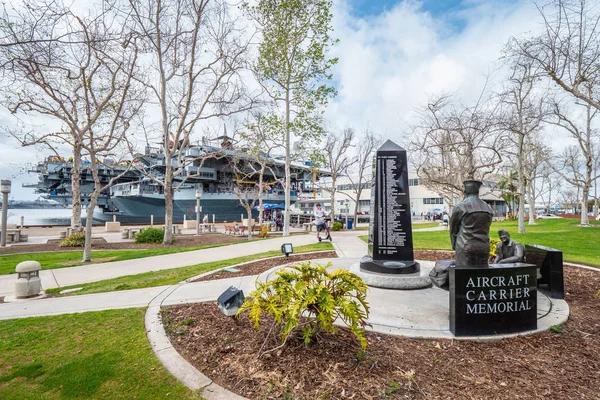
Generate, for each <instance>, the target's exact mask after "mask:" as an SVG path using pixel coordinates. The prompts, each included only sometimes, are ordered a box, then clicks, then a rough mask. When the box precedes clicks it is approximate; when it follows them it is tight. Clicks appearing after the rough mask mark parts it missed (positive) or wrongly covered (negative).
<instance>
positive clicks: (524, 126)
mask: <svg viewBox="0 0 600 400" xmlns="http://www.w3.org/2000/svg"><path fill="white" fill-rule="evenodd" d="M509 60H510V63H511V65H510V67H511V74H510V76H509V77H508V79H507V81H506V83H505V87H504V90H503V91H502V92H501V93H500V95H499V98H500V101H501V106H502V118H501V126H502V128H503V129H505V130H506V132H507V137H508V141H509V142H510V143H512V145H513V146H511V147H512V148H514V152H509V154H510V155H511V156H512V158H513V159H514V160H515V164H516V165H515V170H516V172H517V178H518V184H517V195H518V196H519V208H518V211H517V220H518V232H519V233H525V198H526V197H527V193H528V190H527V185H526V184H527V183H528V182H529V183H531V182H533V176H532V173H533V171H531V170H530V169H529V168H528V167H529V166H530V165H528V163H527V159H528V156H529V155H530V153H532V152H536V151H537V147H536V145H537V144H538V142H535V141H532V139H531V137H532V135H534V134H535V133H537V132H539V130H540V129H541V125H542V121H543V118H544V115H545V113H546V110H545V108H546V107H545V103H544V101H543V98H542V97H541V96H537V95H536V93H535V91H536V89H537V88H536V86H539V85H538V82H539V71H538V69H537V67H536V66H535V65H534V63H533V62H532V61H531V60H530V59H528V58H525V57H519V56H514V57H512V58H509ZM537 165H539V164H536V165H535V166H537ZM529 193H531V192H530V191H529ZM529 209H530V218H529V223H530V224H534V223H535V221H534V218H533V217H532V216H533V215H535V214H533V213H532V205H531V204H530V207H529Z"/></svg>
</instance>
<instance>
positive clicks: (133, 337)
mask: <svg viewBox="0 0 600 400" xmlns="http://www.w3.org/2000/svg"><path fill="white" fill-rule="evenodd" d="M144 313H145V309H141V308H137V309H127V310H110V311H101V312H87V313H82V314H68V315H60V316H53V317H37V318H26V319H14V320H8V321H2V323H0V354H2V356H1V357H0V399H2V400H21V399H48V400H52V399H73V400H77V399H84V398H85V399H113V400H115V399H169V398H173V399H198V398H199V396H198V394H196V393H194V392H193V391H191V390H189V389H187V388H186V387H185V386H183V385H182V384H181V383H179V382H178V381H177V380H176V379H175V378H174V377H173V376H172V375H171V374H170V373H169V372H168V371H167V370H166V369H165V368H164V367H163V366H162V364H160V362H159V361H158V359H157V358H156V357H155V355H154V353H153V352H152V349H151V348H150V344H149V343H148V339H147V338H146V329H145V327H144Z"/></svg>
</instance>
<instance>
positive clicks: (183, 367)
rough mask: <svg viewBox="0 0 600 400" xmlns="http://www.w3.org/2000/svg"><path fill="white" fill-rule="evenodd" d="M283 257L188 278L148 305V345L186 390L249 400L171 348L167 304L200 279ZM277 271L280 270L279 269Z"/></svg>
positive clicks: (215, 399)
mask: <svg viewBox="0 0 600 400" xmlns="http://www.w3.org/2000/svg"><path fill="white" fill-rule="evenodd" d="M330 251H331V250H325V251H317V252H311V254H313V253H317V254H318V253H325V252H330ZM278 257H281V256H275V257H267V258H262V259H259V260H252V261H248V262H245V263H240V264H236V265H232V266H228V267H223V268H220V269H216V270H213V271H209V272H205V273H203V274H200V275H196V276H194V277H192V278H188V279H186V280H185V281H183V282H180V283H178V284H177V285H173V286H170V287H169V288H167V289H165V290H164V291H163V292H161V293H160V294H159V295H158V296H156V297H155V298H154V299H152V301H151V302H150V304H149V305H148V309H147V310H146V315H145V326H146V336H147V337H148V341H149V342H150V346H151V347H152V350H153V351H154V354H156V357H157V358H158V359H159V361H160V362H161V363H162V365H163V366H164V367H165V368H166V369H167V370H168V371H169V372H170V373H171V374H173V376H175V378H177V380H179V381H180V382H181V383H183V384H184V385H185V386H186V387H188V388H189V389H191V390H194V391H201V392H202V396H203V397H204V398H206V399H207V400H230V399H231V400H245V399H246V398H245V397H242V396H239V395H237V394H235V393H233V392H230V391H229V390H227V389H225V388H224V387H222V386H220V385H217V384H216V383H214V382H213V381H212V380H211V379H209V378H208V377H207V376H206V375H204V374H203V373H201V372H200V371H198V370H197V369H196V368H195V367H194V366H193V365H192V364H190V363H189V362H187V361H186V360H185V358H183V357H182V356H181V355H180V354H179V353H178V352H177V350H175V348H174V347H173V345H172V344H171V341H170V340H169V338H168V337H167V334H166V332H165V329H164V327H163V324H162V319H161V317H160V308H161V306H162V304H163V302H164V301H165V300H166V299H167V298H168V297H169V296H170V295H171V294H172V293H173V292H175V291H176V290H177V289H179V288H180V287H181V286H183V285H185V284H186V283H188V282H190V281H193V280H194V279H198V278H200V277H203V276H207V275H210V274H214V273H215V272H218V271H221V270H223V269H225V268H231V267H238V266H242V265H244V264H248V263H251V262H252V263H253V262H257V261H261V260H268V259H272V258H278ZM275 268H277V267H275Z"/></svg>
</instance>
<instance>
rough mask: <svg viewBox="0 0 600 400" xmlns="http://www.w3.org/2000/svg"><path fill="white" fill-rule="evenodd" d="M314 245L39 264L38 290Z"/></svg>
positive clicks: (11, 280) (2, 282)
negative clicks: (81, 263)
mask: <svg viewBox="0 0 600 400" xmlns="http://www.w3.org/2000/svg"><path fill="white" fill-rule="evenodd" d="M352 234H353V232H350V233H344V235H352ZM315 242H316V239H315V236H314V235H293V236H288V237H285V238H284V237H275V238H272V239H269V240H264V241H255V242H243V243H237V244H232V245H227V246H223V247H214V248H210V249H203V250H194V251H186V252H182V253H174V254H165V255H162V256H154V257H146V258H138V259H134V260H125V261H115V262H107V263H102V264H88V265H84V266H79V267H69V268H58V269H50V270H43V265H42V271H41V273H40V278H41V280H42V287H43V288H44V289H50V288H56V287H63V286H71V285H78V284H83V283H89V282H96V281H101V280H105V279H113V278H118V277H120V276H126V275H135V274H140V273H143V272H151V271H159V270H164V269H173V268H180V267H186V266H189V265H195V264H200V263H205V262H212V261H219V260H226V259H229V258H236V257H242V256H247V255H252V254H258V253H263V252H266V251H272V250H280V249H281V245H282V244H283V243H292V244H293V245H294V246H303V245H307V244H312V243H315ZM31 259H32V260H35V254H32V257H31ZM15 280H16V275H15V274H11V275H2V276H0V296H11V295H13V294H14V287H15Z"/></svg>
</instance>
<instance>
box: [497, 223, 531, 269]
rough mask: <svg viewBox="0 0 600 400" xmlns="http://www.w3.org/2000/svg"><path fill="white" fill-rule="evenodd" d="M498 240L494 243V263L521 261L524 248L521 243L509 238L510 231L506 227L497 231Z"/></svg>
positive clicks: (523, 255) (523, 256)
mask: <svg viewBox="0 0 600 400" xmlns="http://www.w3.org/2000/svg"><path fill="white" fill-rule="evenodd" d="M498 237H499V238H500V242H498V244H496V259H495V260H494V263H496V264H508V263H519V262H523V259H524V258H525V249H524V248H523V245H522V244H521V243H518V242H515V241H514V240H511V238H510V233H508V231H507V230H506V229H500V230H499V231H498Z"/></svg>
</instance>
